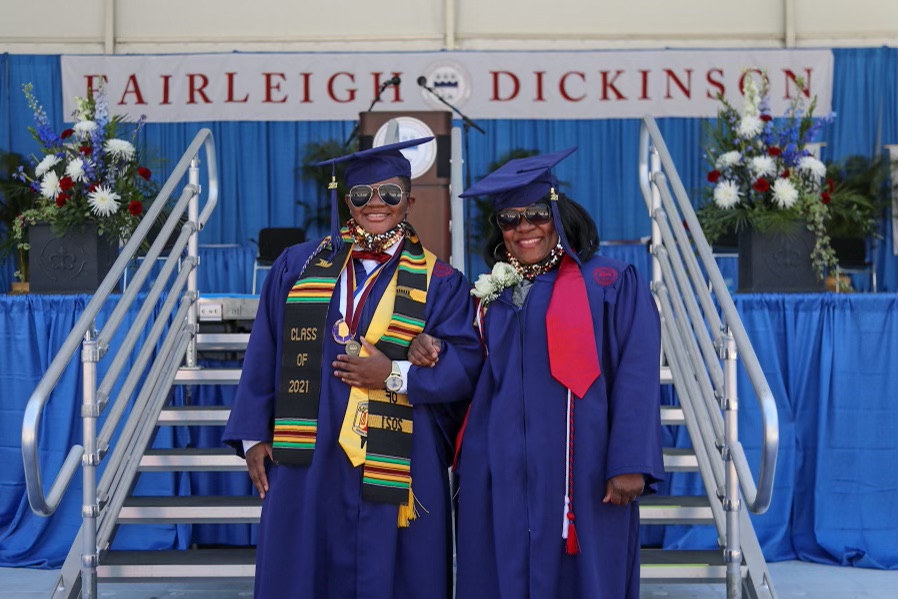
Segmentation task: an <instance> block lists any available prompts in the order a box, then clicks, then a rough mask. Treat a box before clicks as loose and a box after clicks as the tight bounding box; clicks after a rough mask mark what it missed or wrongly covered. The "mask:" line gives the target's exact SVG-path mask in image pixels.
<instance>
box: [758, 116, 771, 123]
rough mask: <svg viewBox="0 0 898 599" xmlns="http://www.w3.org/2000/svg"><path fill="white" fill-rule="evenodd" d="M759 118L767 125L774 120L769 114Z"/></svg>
mask: <svg viewBox="0 0 898 599" xmlns="http://www.w3.org/2000/svg"><path fill="white" fill-rule="evenodd" d="M759 118H760V119H761V120H762V121H764V122H765V123H769V122H770V121H772V120H773V117H772V116H770V115H769V114H762V115H761V116H760V117H759Z"/></svg>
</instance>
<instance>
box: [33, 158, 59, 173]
mask: <svg viewBox="0 0 898 599" xmlns="http://www.w3.org/2000/svg"><path fill="white" fill-rule="evenodd" d="M57 164H59V158H58V157H57V156H56V155H55V154H48V155H46V156H44V159H43V160H41V161H40V162H39V163H38V165H37V167H35V169H34V174H35V175H36V176H37V177H43V176H44V173H46V172H47V171H48V170H50V169H51V168H53V167H54V166H56V165H57Z"/></svg>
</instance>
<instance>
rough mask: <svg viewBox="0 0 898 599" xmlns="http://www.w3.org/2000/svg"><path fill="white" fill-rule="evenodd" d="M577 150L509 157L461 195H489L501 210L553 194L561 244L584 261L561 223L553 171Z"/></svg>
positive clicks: (556, 227) (496, 209)
mask: <svg viewBox="0 0 898 599" xmlns="http://www.w3.org/2000/svg"><path fill="white" fill-rule="evenodd" d="M576 151H577V146H574V147H572V148H567V149H565V150H559V151H558V152H552V153H551V154H540V155H538V156H528V157H526V158H515V159H514V160H509V161H508V162H506V163H505V164H503V165H502V166H500V167H499V168H497V169H496V170H494V171H493V172H491V173H490V174H488V175H487V176H486V177H484V178H483V179H481V180H480V181H478V182H477V183H475V184H474V185H472V186H471V187H469V188H468V189H466V190H465V191H464V193H461V194H459V197H462V198H470V197H479V196H489V197H490V199H491V200H492V202H493V209H494V210H495V211H496V212H498V211H499V210H505V209H506V208H525V207H527V206H529V205H530V204H532V203H534V202H536V201H537V200H539V199H540V198H543V197H545V196H546V195H551V199H552V200H554V201H551V202H549V204H550V206H551V208H552V218H553V219H554V221H555V223H556V225H555V230H556V231H557V232H558V237H559V238H560V239H561V245H562V246H563V247H564V250H565V251H566V252H567V253H568V254H570V256H571V258H573V259H574V261H576V262H577V264H580V257H579V256H578V255H577V252H575V251H573V250H572V249H571V247H570V245H568V242H567V238H566V237H565V234H564V228H563V227H562V226H561V225H560V223H561V217H560V215H559V213H558V202H557V199H558V196H557V195H555V194H554V192H555V191H556V190H557V188H558V179H556V178H555V175H554V174H553V173H552V168H553V167H554V166H555V165H556V164H558V163H559V162H561V161H562V160H564V159H565V158H567V157H568V156H570V155H571V154H573V153H574V152H576Z"/></svg>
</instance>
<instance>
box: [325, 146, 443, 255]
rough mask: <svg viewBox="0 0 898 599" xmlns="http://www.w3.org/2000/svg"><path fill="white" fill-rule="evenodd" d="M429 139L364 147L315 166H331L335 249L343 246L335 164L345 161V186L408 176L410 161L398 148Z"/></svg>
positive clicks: (332, 227)
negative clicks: (364, 148)
mask: <svg viewBox="0 0 898 599" xmlns="http://www.w3.org/2000/svg"><path fill="white" fill-rule="evenodd" d="M432 139H433V137H419V138H416V139H409V140H407V141H400V142H398V143H393V144H387V145H384V146H377V147H376V148H369V149H367V150H359V151H358V152H353V153H352V154H347V155H346V156H340V157H339V158H331V159H330V160H324V161H322V162H319V163H318V164H317V166H330V167H331V169H332V171H331V182H330V185H329V186H328V187H329V188H330V190H331V240H332V241H333V243H334V249H341V248H342V246H343V240H342V239H341V237H340V225H341V223H340V216H339V212H338V210H337V208H338V205H337V202H338V201H339V198H337V175H336V165H337V164H340V163H342V162H345V163H346V171H345V173H344V175H343V178H344V179H345V181H346V186H347V187H353V186H354V185H370V184H371V183H377V182H378V181H384V180H386V179H392V178H393V177H411V174H412V168H411V164H410V163H409V161H408V159H407V158H406V157H405V156H403V155H402V152H400V150H403V149H405V148H412V147H414V146H418V145H420V144H423V143H426V142H428V141H430V140H432Z"/></svg>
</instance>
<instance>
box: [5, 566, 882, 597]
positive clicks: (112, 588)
mask: <svg viewBox="0 0 898 599" xmlns="http://www.w3.org/2000/svg"><path fill="white" fill-rule="evenodd" d="M769 567H770V573H771V576H772V577H773V581H774V585H775V587H776V591H777V595H778V597H779V599H898V571H891V572H885V571H881V570H864V569H861V568H840V567H838V566H821V565H819V564H809V563H806V562H779V563H775V564H770V566H769ZM56 574H57V572H56V571H53V570H29V569H25V568H0V599H46V598H47V597H49V589H50V587H51V586H52V585H53V583H54V581H55V579H56ZM97 595H98V598H111V599H168V598H173V597H177V598H178V599H241V598H242V599H246V598H247V597H252V595H253V593H252V584H251V583H249V582H239V583H234V582H194V583H174V582H172V583H164V582H155V583H145V584H133V583H129V584H101V585H100V586H99V590H98V593H97ZM640 596H641V599H726V589H725V588H723V587H718V586H714V587H712V586H705V585H644V586H643V587H642V593H641V595H640ZM485 599H486V598H485Z"/></svg>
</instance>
